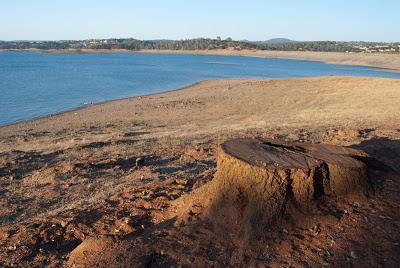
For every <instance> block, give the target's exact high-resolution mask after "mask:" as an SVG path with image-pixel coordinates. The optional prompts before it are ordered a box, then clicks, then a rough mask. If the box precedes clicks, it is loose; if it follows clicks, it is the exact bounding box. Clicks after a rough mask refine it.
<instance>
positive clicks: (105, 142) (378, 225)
mask: <svg viewBox="0 0 400 268" xmlns="http://www.w3.org/2000/svg"><path fill="white" fill-rule="evenodd" d="M399 118H400V80H391V79H376V78H354V77H322V78H306V79H232V80H219V81H206V82H202V83H199V84H197V85H194V86H192V87H189V88H186V89H183V90H178V91H173V92H168V93H162V94H157V95H151V96H146V97H138V98H130V99H124V100H118V101H112V102H108V103H105V104H98V105H92V106H89V107H87V108H84V109H80V110H76V111H71V112H67V113H64V114H60V115H56V116H51V117H46V118H42V119H38V120H34V121H29V122H24V123H20V124H15V125H11V126H6V127H2V128H0V197H1V198H0V267H2V266H4V267H27V266H31V267H47V266H48V267H60V266H64V267H94V266H100V267H101V266H102V267H129V266H131V267H172V266H174V267H179V266H182V267H229V266H232V267H237V266H244V267H251V266H253V267H282V266H283V267H321V266H325V267H352V266H353V267H398V263H399V262H400V233H399V226H400V213H399V205H400V202H399V201H400V195H399V193H400V178H399V176H398V174H399V172H400V165H399V163H400V162H399V160H400V119H399ZM232 137H268V138H279V139H283V140H296V141H303V142H313V143H328V144H336V145H343V146H351V147H353V148H357V149H360V150H363V151H365V152H367V153H368V154H370V155H371V156H372V157H374V158H376V159H378V160H379V161H380V162H382V163H384V164H385V165H386V166H388V167H390V172H388V171H385V172H383V171H378V170H375V171H373V172H371V174H370V176H371V178H370V179H371V180H372V181H373V185H374V193H372V194H370V195H369V196H363V195H347V196H342V197H335V198H329V199H324V200H318V201H315V204H313V208H312V209H311V210H310V211H307V212H304V211H297V210H294V211H291V212H290V213H289V212H288V213H287V214H285V215H282V219H281V220H280V221H279V222H277V224H274V225H273V226H271V228H268V229H266V230H265V233H263V234H262V235H260V236H259V237H252V238H251V239H243V238H242V237H241V236H240V235H238V234H237V233H235V230H234V229H233V228H232V229H229V228H225V229H223V230H221V229H219V228H217V227H216V226H215V225H214V224H213V221H212V219H208V220H206V219H203V218H202V217H201V214H202V210H203V209H204V208H202V206H201V204H200V205H199V206H198V207H197V208H195V209H193V210H190V211H189V212H188V213H186V214H182V213H181V210H180V208H182V207H184V206H185V202H184V201H182V200H186V199H185V198H181V197H182V196H185V197H187V196H188V195H189V194H190V192H192V191H193V190H194V189H196V188H199V187H201V186H202V185H204V184H205V183H207V182H209V181H210V180H212V178H213V175H214V173H215V171H216V162H215V159H216V151H217V147H218V144H220V143H221V142H223V141H224V140H226V139H228V138H232Z"/></svg>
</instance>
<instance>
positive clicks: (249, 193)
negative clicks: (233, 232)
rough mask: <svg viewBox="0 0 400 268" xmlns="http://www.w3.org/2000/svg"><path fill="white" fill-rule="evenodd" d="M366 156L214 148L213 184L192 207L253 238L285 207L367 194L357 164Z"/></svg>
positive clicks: (260, 146)
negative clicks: (352, 194) (236, 227)
mask: <svg viewBox="0 0 400 268" xmlns="http://www.w3.org/2000/svg"><path fill="white" fill-rule="evenodd" d="M365 156H366V155H365V153H363V152H362V151H358V150H355V149H350V148H344V147H339V146H333V145H325V144H306V143H300V142H285V141H279V140H264V139H233V140H229V141H226V142H225V143H223V144H222V145H221V146H220V147H219V151H218V157H217V172H216V174H215V176H214V179H213V181H211V182H210V183H209V184H208V185H207V184H206V185H205V186H203V188H200V189H199V190H198V191H196V192H195V193H194V197H193V198H192V201H194V203H196V202H197V203H201V204H202V205H203V206H205V207H207V209H206V210H207V211H206V214H207V217H208V218H211V219H212V220H213V221H214V222H221V221H222V222H224V223H225V225H226V223H228V224H230V225H232V223H234V224H239V225H240V226H242V227H244V228H245V229H247V230H244V231H245V232H246V233H248V232H252V230H254V228H255V227H257V226H260V227H262V228H264V227H265V224H270V223H271V222H273V221H274V220H275V219H276V218H277V217H280V216H281V215H282V214H283V213H284V212H285V210H286V208H287V206H288V205H289V204H292V205H294V206H296V207H300V208H307V207H308V206H309V205H310V204H312V201H313V200H316V199H319V198H321V197H323V196H337V195H344V194H347V193H350V192H354V191H367V189H368V177H367V167H366V165H365V164H364V163H363V162H362V161H359V160H357V159H361V158H362V157H365ZM195 200H196V201H195ZM185 202H186V201H185Z"/></svg>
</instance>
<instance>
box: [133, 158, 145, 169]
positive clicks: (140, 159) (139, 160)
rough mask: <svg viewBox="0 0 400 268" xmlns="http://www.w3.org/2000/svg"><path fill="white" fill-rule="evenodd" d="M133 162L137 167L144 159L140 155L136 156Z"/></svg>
mask: <svg viewBox="0 0 400 268" xmlns="http://www.w3.org/2000/svg"><path fill="white" fill-rule="evenodd" d="M135 163H136V166H137V167H140V166H142V165H143V164H144V159H143V158H141V157H138V158H136V161H135Z"/></svg>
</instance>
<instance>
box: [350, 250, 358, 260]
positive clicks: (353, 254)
mask: <svg viewBox="0 0 400 268" xmlns="http://www.w3.org/2000/svg"><path fill="white" fill-rule="evenodd" d="M350 257H352V258H353V259H357V254H356V253H355V252H354V251H351V252H350Z"/></svg>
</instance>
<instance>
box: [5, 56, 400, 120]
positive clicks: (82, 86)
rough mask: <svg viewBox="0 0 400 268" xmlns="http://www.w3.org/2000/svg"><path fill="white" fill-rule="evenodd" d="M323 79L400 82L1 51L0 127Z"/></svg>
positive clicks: (281, 68) (288, 67)
mask: <svg viewBox="0 0 400 268" xmlns="http://www.w3.org/2000/svg"><path fill="white" fill-rule="evenodd" d="M377 70H378V71H377ZM327 75H346V76H371V77H389V78H397V79H400V73H389V72H380V71H379V69H376V68H370V67H360V66H343V65H333V64H324V63H321V62H310V61H299V60H284V59H265V58H252V57H236V56H208V55H162V54H142V53H112V54H42V53H36V52H7V51H2V52H0V125H4V124H9V123H13V122H17V121H20V120H26V119H32V118H36V117H39V116H44V115H48V114H53V113H57V112H61V111H65V110H69V109H73V108H77V107H80V106H83V105H84V104H85V103H90V102H94V103H98V102H102V101H106V100H111V99H119V98H124V97H130V96H139V95H146V94H150V93H156V92H161V91H167V90H172V89H177V88H181V87H184V86H188V85H191V84H193V83H195V82H199V81H202V80H208V79H219V78H232V77H266V78H284V77H306V76H327ZM377 90H379V89H377Z"/></svg>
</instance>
